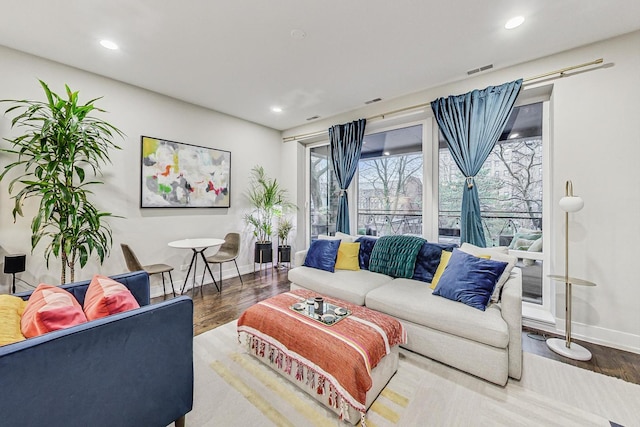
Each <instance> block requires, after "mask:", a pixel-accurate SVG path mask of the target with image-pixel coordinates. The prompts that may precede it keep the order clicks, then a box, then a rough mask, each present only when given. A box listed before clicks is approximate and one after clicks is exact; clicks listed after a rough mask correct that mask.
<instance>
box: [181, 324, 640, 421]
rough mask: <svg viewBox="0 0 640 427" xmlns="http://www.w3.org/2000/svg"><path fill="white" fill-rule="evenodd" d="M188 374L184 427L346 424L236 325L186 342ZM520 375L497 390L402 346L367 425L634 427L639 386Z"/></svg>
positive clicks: (542, 367)
mask: <svg viewBox="0 0 640 427" xmlns="http://www.w3.org/2000/svg"><path fill="white" fill-rule="evenodd" d="M194 370H195V395H194V408H193V411H192V412H190V413H189V414H187V425H188V426H189V427H201V426H207V427H209V426H211V427H213V426H269V425H275V426H303V425H304V426H330V425H336V426H337V425H342V426H346V425H347V424H344V423H341V422H340V421H339V420H338V419H337V417H336V416H335V414H333V413H332V412H330V411H329V410H327V409H325V408H324V407H322V406H321V405H320V404H318V403H316V401H315V400H314V399H313V398H311V397H310V396H308V395H307V394H306V393H304V392H302V391H301V390H299V389H298V388H297V387H296V386H294V385H293V384H291V383H290V382H289V381H287V380H285V379H284V378H282V377H280V375H278V374H277V373H275V372H274V371H273V370H271V369H270V368H269V367H267V366H265V365H264V364H262V363H261V362H259V361H257V360H255V359H254V358H253V357H252V356H250V355H249V354H247V353H246V351H245V349H244V347H243V346H241V345H240V344H239V342H238V338H237V334H236V329H235V322H231V323H228V324H226V325H224V326H221V327H219V328H217V329H214V330H211V331H208V332H205V333H203V334H201V335H198V336H197V337H195V338H194ZM523 371H524V372H523V378H522V380H521V381H513V380H510V381H509V383H508V384H507V386H506V387H499V386H496V385H493V384H491V383H489V382H487V381H484V380H481V379H478V378H476V377H473V376H471V375H468V374H466V373H464V372H461V371H458V370H456V369H452V368H449V367H447V366H445V365H442V364H440V363H438V362H434V361H432V360H430V359H427V358H425V357H422V356H419V355H417V354H415V353H412V352H409V351H406V350H401V355H400V367H399V369H398V372H397V373H396V374H395V375H394V376H393V378H392V379H391V381H390V382H389V384H388V385H387V387H386V388H385V389H384V390H383V392H382V393H381V395H380V396H379V397H378V398H377V399H376V401H375V402H374V403H373V405H372V406H371V408H370V409H369V411H368V413H367V425H368V426H369V427H375V426H610V425H611V423H610V421H612V422H615V423H617V424H620V425H624V426H640V386H639V385H636V384H631V383H627V382H625V381H622V380H619V379H616V378H612V377H607V376H604V375H601V374H596V373H593V372H590V371H586V370H583V369H579V368H576V367H573V366H570V365H566V364H563V363H560V362H556V361H553V360H550V359H545V358H542V357H539V356H536V355H532V354H528V353H525V356H524V369H523Z"/></svg>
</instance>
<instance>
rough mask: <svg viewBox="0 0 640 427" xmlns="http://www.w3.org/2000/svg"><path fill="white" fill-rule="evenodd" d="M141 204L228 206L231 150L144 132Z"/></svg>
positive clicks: (141, 160) (194, 206)
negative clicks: (151, 135)
mask: <svg viewBox="0 0 640 427" xmlns="http://www.w3.org/2000/svg"><path fill="white" fill-rule="evenodd" d="M140 148H141V150H140V153H141V159H140V207H141V208H229V207H230V206H231V187H230V183H231V152H230V151H225V150H219V149H216V148H208V147H201V146H198V145H192V144H186V143H183V142H176V141H170V140H166V139H161V138H154V137H150V136H144V135H142V136H141V137H140Z"/></svg>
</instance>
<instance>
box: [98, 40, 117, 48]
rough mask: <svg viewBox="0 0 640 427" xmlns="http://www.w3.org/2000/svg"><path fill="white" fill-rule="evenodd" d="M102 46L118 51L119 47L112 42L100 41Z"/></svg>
mask: <svg viewBox="0 0 640 427" xmlns="http://www.w3.org/2000/svg"><path fill="white" fill-rule="evenodd" d="M100 45H101V46H102V47H104V48H106V49H110V50H117V49H118V45H117V44H115V43H114V42H112V41H111V40H100Z"/></svg>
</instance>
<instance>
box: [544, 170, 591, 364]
mask: <svg viewBox="0 0 640 427" xmlns="http://www.w3.org/2000/svg"><path fill="white" fill-rule="evenodd" d="M559 204H560V209H562V210H563V211H564V227H565V229H564V230H565V231H564V232H565V234H564V237H565V247H564V275H555V274H552V275H550V276H549V277H551V278H552V279H555V280H558V281H563V282H564V284H565V339H564V340H562V339H559V338H549V339H548V340H547V346H548V347H549V348H550V349H551V350H552V351H554V352H555V353H558V354H560V355H562V356H565V357H568V358H570V359H575V360H589V359H591V352H590V351H589V350H587V349H586V348H584V347H583V346H581V345H579V344H576V343H574V342H571V285H581V286H595V283H592V282H588V281H586V280H582V279H576V278H574V277H570V276H569V212H578V211H579V210H580V209H582V207H583V206H584V201H583V200H582V198H581V197H579V196H574V195H573V183H572V182H571V181H567V183H566V187H565V196H564V197H563V198H562V199H560V203H559Z"/></svg>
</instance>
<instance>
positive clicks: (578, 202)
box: [559, 196, 584, 212]
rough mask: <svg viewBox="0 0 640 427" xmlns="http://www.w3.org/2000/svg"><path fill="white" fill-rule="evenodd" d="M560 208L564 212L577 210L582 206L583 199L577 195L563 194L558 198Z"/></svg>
mask: <svg viewBox="0 0 640 427" xmlns="http://www.w3.org/2000/svg"><path fill="white" fill-rule="evenodd" d="M559 204H560V209H562V210H563V211H565V212H578V211H579V210H580V209H582V208H583V207H584V200H582V197H579V196H565V197H563V198H562V199H560V203H559Z"/></svg>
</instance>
